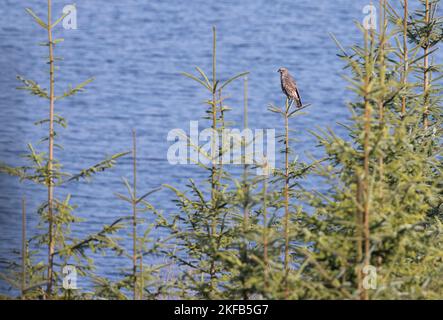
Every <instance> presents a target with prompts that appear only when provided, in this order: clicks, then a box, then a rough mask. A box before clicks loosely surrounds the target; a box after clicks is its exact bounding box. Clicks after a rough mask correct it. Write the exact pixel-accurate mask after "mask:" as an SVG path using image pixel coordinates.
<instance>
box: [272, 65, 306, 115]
mask: <svg viewBox="0 0 443 320" xmlns="http://www.w3.org/2000/svg"><path fill="white" fill-rule="evenodd" d="M278 72H279V73H280V80H281V89H282V91H283V93H284V94H285V95H286V97H288V99H289V100H292V101H295V102H296V103H297V108H301V107H302V106H303V104H302V102H301V97H300V93H299V92H298V89H297V84H296V83H295V80H294V78H292V76H291V75H290V74H289V72H288V69H286V68H280V69H278Z"/></svg>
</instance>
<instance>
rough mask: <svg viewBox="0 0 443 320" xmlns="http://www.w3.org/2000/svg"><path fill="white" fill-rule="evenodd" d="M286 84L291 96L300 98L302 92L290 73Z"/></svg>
mask: <svg viewBox="0 0 443 320" xmlns="http://www.w3.org/2000/svg"><path fill="white" fill-rule="evenodd" d="M286 86H287V87H286V90H287V91H288V93H289V95H290V96H291V98H295V99H297V100H300V94H299V93H298V89H297V83H296V82H295V80H294V78H293V77H292V76H291V75H290V74H288V78H287V81H286Z"/></svg>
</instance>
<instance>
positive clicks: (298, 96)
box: [295, 85, 303, 107]
mask: <svg viewBox="0 0 443 320" xmlns="http://www.w3.org/2000/svg"><path fill="white" fill-rule="evenodd" d="M295 93H296V94H297V104H298V107H301V106H302V105H303V103H302V102H301V96H300V93H299V92H298V88H297V85H296V86H295Z"/></svg>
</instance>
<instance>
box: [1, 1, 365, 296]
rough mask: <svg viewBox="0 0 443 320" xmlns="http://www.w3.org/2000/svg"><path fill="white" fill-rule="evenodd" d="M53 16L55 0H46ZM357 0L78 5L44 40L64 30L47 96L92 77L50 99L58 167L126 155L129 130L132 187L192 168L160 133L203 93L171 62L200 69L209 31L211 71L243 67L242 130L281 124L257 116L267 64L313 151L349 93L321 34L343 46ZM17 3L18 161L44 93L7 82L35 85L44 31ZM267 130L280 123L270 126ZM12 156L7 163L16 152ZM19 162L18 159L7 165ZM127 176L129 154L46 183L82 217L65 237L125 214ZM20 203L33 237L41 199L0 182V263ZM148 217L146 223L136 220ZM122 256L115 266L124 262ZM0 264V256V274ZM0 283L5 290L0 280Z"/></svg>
mask: <svg viewBox="0 0 443 320" xmlns="http://www.w3.org/2000/svg"><path fill="white" fill-rule="evenodd" d="M56 2H57V3H55V5H54V12H55V13H56V14H55V15H60V14H61V11H62V8H63V6H64V5H66V4H69V2H65V1H56ZM368 2H369V1H367V0H336V1H330V0H317V1H310V0H297V1H291V0H284V1H283V0H282V1H265V0H242V1H217V2H216V1H177V0H170V1H159V0H156V1H154V0H148V1H142V0H127V1H113V2H110V1H105V0H94V1H86V0H77V1H76V5H77V14H78V17H77V19H78V21H77V22H78V29H77V30H64V29H63V28H62V26H61V24H60V25H59V26H58V27H57V29H56V32H55V33H56V37H62V38H64V39H65V41H64V43H62V44H61V45H59V46H57V48H56V55H57V56H62V57H63V58H64V60H63V61H61V62H60V63H59V66H60V71H58V72H57V75H56V90H57V91H58V93H60V92H61V91H62V90H64V89H65V88H67V86H68V85H69V84H73V85H75V84H78V83H80V82H82V81H84V80H85V79H87V78H89V77H92V76H94V77H95V78H96V80H95V81H94V82H93V83H92V84H90V85H89V86H88V88H87V91H85V92H83V93H80V94H79V95H77V96H75V97H74V98H69V99H66V100H62V101H61V102H59V103H57V105H56V112H57V113H59V114H61V115H63V116H64V117H66V118H67V119H68V124H69V126H68V128H67V129H66V130H59V134H60V136H61V139H60V140H59V143H61V144H63V146H64V148H65V150H63V151H60V150H57V152H56V156H57V157H58V158H59V159H61V162H62V163H63V166H64V170H66V171H70V172H77V171H78V170H80V169H82V168H84V167H88V166H90V165H92V164H95V163H97V162H99V161H100V160H102V159H103V158H104V156H106V155H110V154H113V153H117V152H121V151H126V150H129V149H130V146H131V129H133V128H134V129H136V130H137V133H138V149H139V151H138V154H139V179H138V180H139V186H138V189H139V190H140V193H142V192H143V191H145V192H146V191H147V190H150V189H151V188H154V187H157V186H159V185H160V184H162V183H168V184H172V185H176V186H184V183H185V181H186V180H187V179H188V178H190V177H193V178H194V179H196V180H198V179H199V178H203V175H202V174H204V173H202V172H201V170H200V169H198V168H197V167H195V166H171V165H169V163H168V162H167V159H166V152H167V149H168V147H169V146H170V143H168V142H167V141H166V136H167V133H168V131H169V130H171V129H173V128H182V129H184V130H186V131H188V130H189V128H188V127H189V121H191V120H198V119H199V118H200V117H201V116H202V115H203V112H204V110H205V105H204V104H203V103H202V102H203V100H204V99H205V98H207V96H206V93H205V92H204V91H202V90H201V89H200V88H199V87H198V86H196V85H195V84H194V83H193V82H192V81H190V80H189V79H186V78H184V77H183V76H180V75H179V73H180V72H182V71H187V72H194V66H200V67H201V68H202V69H203V70H206V71H207V73H208V74H210V70H211V39H212V33H211V27H212V26H213V25H215V26H217V32H218V43H217V45H218V66H217V67H218V74H219V75H220V77H221V79H222V80H223V79H227V78H228V77H230V76H232V75H234V74H236V73H239V72H242V71H250V72H251V74H250V76H249V84H250V87H249V97H250V100H249V105H250V115H249V120H250V125H251V126H252V127H254V128H277V129H278V128H281V119H279V118H278V117H277V116H276V115H275V114H273V113H270V112H267V111H266V109H267V106H268V105H269V104H270V103H273V104H282V103H283V96H282V94H281V91H280V84H279V74H278V73H277V72H276V71H277V69H278V68H279V67H280V66H285V67H287V68H288V69H289V70H290V72H291V73H292V74H293V75H294V76H295V78H296V80H297V82H298V85H299V88H300V92H301V95H302V97H303V100H304V103H310V104H312V106H311V107H310V109H309V111H308V115H306V116H303V117H302V118H297V119H295V120H294V121H293V122H292V124H291V126H292V127H293V129H295V132H294V134H295V135H296V137H297V138H298V141H297V142H294V143H293V147H294V149H295V150H296V153H298V154H300V155H301V156H302V157H306V154H307V153H311V154H314V155H317V156H318V155H320V150H319V149H318V148H316V143H315V139H314V138H313V137H312V135H310V134H309V133H308V130H312V129H315V127H316V126H319V127H322V128H325V127H332V128H334V129H338V130H339V127H338V126H337V124H336V122H337V121H345V120H346V119H347V117H348V110H347V107H346V101H348V100H350V98H351V95H350V93H349V91H347V90H346V82H345V81H344V80H343V79H342V77H341V75H342V74H343V63H342V62H341V61H340V59H339V58H338V57H337V56H336V53H337V48H336V45H335V44H334V42H333V41H332V40H331V38H330V37H329V35H328V33H334V34H335V35H336V36H337V38H338V39H340V40H341V41H342V43H343V44H344V45H345V46H347V45H351V44H353V43H355V42H358V41H359V40H360V39H361V37H360V34H359V31H358V30H357V28H356V27H355V26H354V20H358V21H361V20H362V19H363V13H362V9H363V7H364V6H365V5H367V4H368ZM44 3H45V2H42V1H37V0H29V1H27V2H26V6H29V7H31V8H33V9H34V11H35V12H36V13H37V14H38V15H40V16H42V17H45V14H46V9H45V5H44ZM24 6H25V4H22V2H17V1H13V0H3V1H2V4H1V6H0V14H1V16H2V19H1V20H0V50H1V54H0V70H1V72H0V88H1V90H0V109H1V116H0V146H1V148H0V160H1V161H4V162H6V163H11V164H15V165H18V164H20V163H23V161H22V160H21V159H19V157H20V155H21V154H23V153H25V152H26V144H27V143H28V142H32V143H33V144H34V145H35V146H36V147H37V148H38V149H39V150H41V151H46V146H45V145H39V144H38V140H39V138H40V137H43V136H44V135H46V131H47V130H46V127H45V126H43V128H42V127H40V126H33V125H31V124H32V123H33V122H35V121H37V120H40V119H42V118H44V117H45V116H46V113H47V109H48V106H47V102H46V101H44V100H42V99H37V98H36V97H34V96H30V95H27V94H26V93H25V92H22V91H17V90H16V87H17V86H18V85H19V83H18V82H17V81H16V79H15V77H16V75H17V74H20V75H23V76H25V77H27V78H30V79H34V80H36V81H38V82H39V83H40V84H42V86H43V87H48V85H47V65H45V61H44V60H45V56H46V55H47V52H46V49H47V48H46V47H41V46H38V45H37V44H38V43H39V42H43V41H46V39H45V37H46V34H45V32H44V30H43V29H41V28H39V27H38V26H37V25H36V24H35V23H34V22H33V20H32V18H30V17H29V16H28V15H27V14H26V13H25V11H24ZM242 90H243V84H242V82H237V83H234V84H233V85H232V86H231V87H230V89H229V92H226V93H227V94H229V95H230V96H231V98H230V99H229V100H228V101H227V104H228V105H229V106H230V107H232V108H233V111H232V112H231V113H230V114H229V119H230V120H233V121H237V122H238V123H241V120H242V118H241V112H242ZM277 133H280V130H279V129H278V130H277ZM18 159H19V160H18ZM17 161H19V162H17ZM123 176H126V177H128V178H131V162H130V158H124V159H121V160H120V161H118V165H117V166H116V167H115V168H114V169H112V170H109V171H107V172H105V173H102V174H100V175H97V176H96V177H95V178H94V179H93V180H92V181H91V182H89V183H88V182H81V183H72V184H70V185H67V186H66V187H63V188H62V189H59V190H58V191H57V192H58V193H57V195H58V196H59V197H61V196H63V195H65V194H66V193H70V194H72V203H75V204H76V205H78V208H77V209H76V211H75V213H76V214H77V215H78V216H80V217H82V218H85V219H87V223H83V224H82V225H81V226H80V227H76V228H75V230H74V231H75V234H77V235H79V236H81V235H84V234H87V233H90V232H94V231H96V230H99V228H100V226H101V225H102V224H103V223H111V222H112V221H113V220H114V219H116V218H118V217H120V216H122V215H127V214H129V213H130V210H129V208H128V207H127V205H126V204H125V203H123V202H121V201H119V200H118V199H116V197H115V196H114V193H115V192H120V193H125V187H124V185H123V184H122V182H121V177H123ZM22 196H26V199H27V202H28V218H29V223H28V233H29V235H33V234H35V232H36V229H35V226H36V222H37V218H38V217H37V214H36V208H37V206H38V204H39V203H41V202H42V201H44V200H45V197H46V192H45V190H44V189H42V188H40V187H35V186H33V185H30V184H26V183H19V182H18V181H17V179H15V178H13V177H7V176H4V175H2V176H1V178H0V261H4V260H8V259H12V258H13V257H14V256H13V255H12V254H11V251H12V250H14V249H19V248H20V240H19V239H20V237H19V234H20V219H21V218H20V201H21V198H22ZM171 200H172V194H171V193H170V192H168V191H162V192H158V193H156V194H153V195H152V197H150V201H151V202H152V203H153V204H155V206H156V207H157V208H159V209H161V210H163V211H164V213H165V214H166V215H168V214H170V213H171V212H173V211H174V210H175V206H174V204H173V203H172V202H171ZM147 218H148V220H149V219H150V218H149V217H147ZM117 260H118V259H116V258H113V257H104V258H103V257H99V258H98V259H97V260H96V263H97V266H98V272H99V273H104V274H108V275H111V276H112V275H113V274H116V272H117V271H118V270H117V267H121V266H122V262H121V261H120V262H119V261H117ZM123 265H124V263H123ZM2 269H3V271H4V264H2V263H0V270H2ZM2 288H4V287H2Z"/></svg>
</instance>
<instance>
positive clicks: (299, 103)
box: [295, 98, 303, 108]
mask: <svg viewBox="0 0 443 320" xmlns="http://www.w3.org/2000/svg"><path fill="white" fill-rule="evenodd" d="M295 102H296V103H297V108H301V107H303V103H302V102H301V99H300V98H299V99H295Z"/></svg>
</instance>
